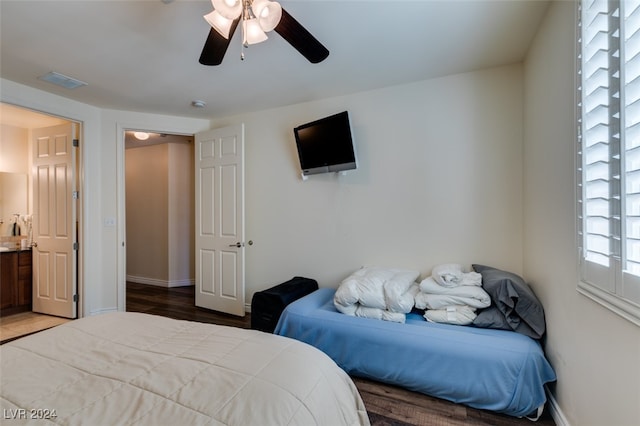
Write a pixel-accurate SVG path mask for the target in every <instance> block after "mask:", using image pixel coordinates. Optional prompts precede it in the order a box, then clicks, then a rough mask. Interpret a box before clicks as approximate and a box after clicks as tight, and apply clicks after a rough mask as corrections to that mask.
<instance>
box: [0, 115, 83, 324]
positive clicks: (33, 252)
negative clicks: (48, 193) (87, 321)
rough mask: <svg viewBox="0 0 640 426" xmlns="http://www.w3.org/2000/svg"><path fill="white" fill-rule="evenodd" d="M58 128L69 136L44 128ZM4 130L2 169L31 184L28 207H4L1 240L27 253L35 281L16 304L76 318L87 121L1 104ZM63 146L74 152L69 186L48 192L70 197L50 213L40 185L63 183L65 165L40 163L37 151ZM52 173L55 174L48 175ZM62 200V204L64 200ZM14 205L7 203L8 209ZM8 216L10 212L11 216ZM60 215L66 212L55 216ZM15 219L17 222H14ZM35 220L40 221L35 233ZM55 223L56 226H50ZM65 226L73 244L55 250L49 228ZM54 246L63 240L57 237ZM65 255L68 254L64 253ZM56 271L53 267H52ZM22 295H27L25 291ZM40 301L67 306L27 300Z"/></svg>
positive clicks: (0, 123)
mask: <svg viewBox="0 0 640 426" xmlns="http://www.w3.org/2000/svg"><path fill="white" fill-rule="evenodd" d="M59 126H64V127H66V128H69V129H72V130H70V131H69V133H68V134H67V135H66V136H64V137H62V136H60V135H61V133H60V135H59V134H58V133H54V134H53V136H52V135H49V136H47V134H46V133H44V132H43V131H42V130H41V129H43V128H50V129H51V128H54V127H55V128H59ZM0 129H1V137H0V172H3V173H6V174H9V175H19V176H24V177H25V180H26V182H27V184H26V190H22V191H21V192H22V194H20V195H21V196H22V197H23V198H24V200H23V202H21V204H20V205H23V206H26V207H22V209H24V211H15V212H9V211H5V210H6V209H4V208H0V219H2V220H0V221H1V222H3V223H2V224H1V225H0V243H1V244H2V245H3V246H5V247H8V246H12V245H13V247H15V248H16V250H17V251H19V252H20V253H19V254H22V256H20V257H21V258H25V259H26V257H27V256H25V255H28V257H29V258H30V259H29V260H30V262H29V264H30V265H32V268H33V269H31V270H30V272H31V274H30V277H28V278H29V280H30V282H31V286H30V290H31V291H30V294H31V295H32V297H22V298H17V297H16V303H18V304H20V306H15V308H17V309H18V311H28V310H37V311H39V312H41V313H44V314H49V315H56V316H59V317H65V318H70V319H73V318H77V317H78V314H79V312H78V306H79V303H78V302H79V300H80V298H81V292H82V285H81V282H80V280H79V277H80V276H81V274H80V273H79V272H80V270H81V268H82V262H81V260H82V246H83V244H81V239H82V236H81V229H82V226H81V224H82V203H81V202H79V199H80V197H81V194H82V190H81V183H82V181H83V179H82V173H83V168H82V155H80V152H81V135H82V123H79V122H75V121H71V120H68V119H65V118H61V117H56V116H52V115H48V114H44V113H40V112H36V111H33V110H30V109H26V108H22V107H17V106H14V105H11V104H7V103H0ZM47 138H49V139H50V140H49V139H47ZM63 148H64V149H66V150H67V151H68V152H69V153H70V157H69V159H68V164H67V166H66V168H65V170H64V174H65V175H66V180H67V182H68V183H69V185H66V186H65V187H64V188H62V187H61V186H60V185H58V186H55V185H53V186H48V189H47V190H53V191H55V193H56V194H57V195H56V197H57V198H58V202H59V201H60V200H61V199H62V198H65V199H66V200H67V201H68V204H65V208H61V209H58V211H56V212H50V210H51V208H50V207H49V206H47V205H45V204H43V201H44V200H45V199H46V198H49V197H45V196H41V195H42V194H41V193H40V190H39V188H40V187H41V186H42V182H45V181H47V182H49V181H53V182H59V181H60V180H59V179H58V178H57V177H56V176H57V175H56V173H62V169H61V168H60V166H56V167H50V166H44V165H43V164H42V163H39V160H38V155H36V153H37V152H40V154H42V153H43V152H44V151H45V150H47V149H49V150H50V151H51V152H53V151H54V150H55V151H58V152H61V150H62V149H63ZM39 157H44V155H39ZM49 172H50V173H51V175H48V173H49ZM67 189H69V190H67ZM43 190H44V189H43ZM58 191H59V193H58ZM14 195H15V194H14ZM12 198H13V197H12ZM0 204H2V207H5V204H7V203H6V202H5V200H4V199H3V200H2V202H0ZM58 204H59V205H60V203H58ZM38 205H40V206H41V207H40V208H41V209H44V210H47V213H51V215H49V214H48V216H51V217H50V218H49V220H47V221H44V219H43V217H44V216H47V215H43V214H37V212H36V210H35V209H37V208H38V207H37V206H38ZM11 208H12V207H10V206H8V209H9V210H10V209H11ZM44 210H42V211H44ZM9 214H10V216H7V215H9ZM56 214H61V215H62V216H59V217H57V218H56ZM4 216H7V217H6V218H5V217H4ZM13 218H15V221H16V222H17V223H13ZM34 220H35V221H36V225H37V226H36V227H35V228H36V229H35V231H34V227H33V222H34ZM52 223H53V224H55V225H51V224H52ZM61 224H63V225H64V228H65V232H66V234H67V236H68V238H67V242H66V243H65V244H66V245H68V246H69V247H68V248H65V249H64V250H62V249H60V248H59V247H58V246H56V247H55V248H52V246H51V245H50V244H49V243H50V242H51V241H50V240H53V239H54V238H49V237H48V235H47V232H51V231H52V229H49V228H51V227H58V226H62V225H61ZM59 232H60V229H59V228H57V229H56V230H55V232H51V234H55V233H59ZM55 244H58V242H57V241H56V242H55ZM62 253H64V256H63V255H61V254H62ZM47 258H55V259H56V262H57V264H56V268H51V267H49V266H47V265H46V264H45V260H46V259H47ZM63 263H64V267H63ZM25 265H26V263H24V262H23V261H21V262H20V268H21V269H20V273H21V274H23V275H20V284H21V285H24V283H25V282H26V279H27V278H26V276H25V275H24V271H25ZM39 268H40V269H42V270H39ZM51 269H54V271H50V270H51ZM46 272H49V273H46ZM3 285H4V284H3ZM18 290H19V289H18ZM23 291H26V289H23ZM21 294H23V295H24V293H21ZM36 299H37V300H38V301H40V302H41V301H43V300H47V299H49V300H55V301H58V300H67V302H68V303H66V305H65V308H64V309H62V310H61V309H59V308H58V307H53V306H51V305H48V304H47V303H45V304H44V305H43V304H42V303H28V304H27V303H26V301H27V300H28V301H29V302H35V300H36ZM8 311H9V310H8Z"/></svg>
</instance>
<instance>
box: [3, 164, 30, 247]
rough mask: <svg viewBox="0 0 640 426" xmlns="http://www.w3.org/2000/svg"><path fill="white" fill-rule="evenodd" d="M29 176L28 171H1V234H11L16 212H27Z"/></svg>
mask: <svg viewBox="0 0 640 426" xmlns="http://www.w3.org/2000/svg"><path fill="white" fill-rule="evenodd" d="M27 185H28V178H27V174H26V173H7V172H0V222H2V224H1V225H0V235H1V236H8V235H11V227H12V224H11V222H12V219H13V215H14V214H15V213H19V214H27V213H28V212H29V211H28V204H27V198H28V188H27Z"/></svg>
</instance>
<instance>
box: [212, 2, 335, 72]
mask: <svg viewBox="0 0 640 426" xmlns="http://www.w3.org/2000/svg"><path fill="white" fill-rule="evenodd" d="M211 3H212V4H213V8H214V10H213V12H211V13H209V14H207V15H205V16H204V19H205V20H206V21H207V22H208V23H209V25H211V27H212V28H211V29H210V30H209V36H208V37H207V40H206V41H205V44H204V48H203V49H202V53H201V54H200V63H201V64H202V65H220V64H221V63H222V60H223V59H224V55H225V53H226V51H227V48H228V47H229V43H230V41H231V38H232V37H233V33H234V32H235V30H236V27H237V26H238V25H241V28H242V44H243V47H247V46H249V45H251V44H256V43H260V42H262V41H264V40H266V39H267V35H266V33H267V32H269V31H271V30H275V32H277V33H278V34H280V36H282V38H284V39H285V40H286V41H287V42H288V43H289V44H290V45H291V46H293V47H294V48H295V49H296V50H297V51H298V52H300V53H301V54H302V56H304V57H305V58H307V59H308V60H309V62H311V63H313V64H317V63H318V62H322V61H323V60H325V59H326V58H327V56H329V50H327V48H326V47H324V46H323V45H322V43H320V42H319V41H318V40H317V39H316V38H315V37H314V36H313V35H311V33H310V32H309V31H307V30H306V29H305V28H304V27H303V26H302V25H301V24H300V23H299V22H298V21H296V20H295V18H294V17H293V16H291V15H290V14H289V13H287V11H286V10H284V9H283V8H282V6H280V3H278V2H276V1H271V0H211ZM240 57H241V59H244V51H243V52H242V54H241V56H240Z"/></svg>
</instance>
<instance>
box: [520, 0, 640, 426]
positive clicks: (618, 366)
mask: <svg viewBox="0 0 640 426" xmlns="http://www.w3.org/2000/svg"><path fill="white" fill-rule="evenodd" d="M574 11H575V4H574V3H573V2H564V1H560V2H553V3H552V6H551V7H550V9H549V11H548V15H547V16H546V19H545V20H544V22H543V24H542V26H541V28H540V30H539V32H538V34H537V36H536V39H535V41H534V43H533V45H532V48H531V50H530V52H529V54H528V57H527V60H526V63H525V68H524V76H525V78H524V82H525V143H524V160H525V162H524V183H525V192H524V194H525V197H524V225H525V228H524V230H525V231H524V273H525V276H526V277H527V278H528V279H529V280H530V282H531V284H532V285H533V286H534V288H535V290H536V293H537V295H538V296H539V297H540V299H541V301H542V303H543V305H544V307H545V312H546V317H547V344H546V351H547V356H548V357H549V360H550V361H551V363H552V364H553V366H554V368H555V370H556V373H557V375H558V381H557V385H556V386H555V389H554V395H555V399H556V400H557V403H558V404H559V406H560V407H561V412H562V414H563V415H564V417H565V419H564V420H565V421H566V422H567V423H569V424H571V425H576V426H577V425H580V426H589V425H593V426H599V425H614V426H627V425H629V426H630V425H637V424H638V423H639V422H640V330H639V329H638V327H637V326H635V325H633V324H632V323H631V322H629V321H627V320H624V319H622V318H621V317H619V316H617V315H615V314H613V313H611V312H610V311H608V310H607V309H605V308H603V307H601V306H600V305H598V304H596V303H595V302H593V301H591V300H590V299H588V298H586V297H584V296H582V295H580V294H579V293H578V292H577V290H576V286H577V283H578V273H577V245H576V235H575V229H576V219H575V216H576V206H575V192H576V191H575V173H574V170H575V140H576V139H575V131H574V129H575V118H574V114H575V107H574V87H575V80H574V72H575V70H574V58H575V56H574V52H575V41H574V37H575V32H574V28H575V23H574V17H575V13H574Z"/></svg>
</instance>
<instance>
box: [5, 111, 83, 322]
mask: <svg viewBox="0 0 640 426" xmlns="http://www.w3.org/2000/svg"><path fill="white" fill-rule="evenodd" d="M0 102H1V103H4V104H7V105H11V106H14V107H16V108H20V109H24V110H26V111H30V112H33V113H36V114H41V115H48V116H50V117H55V118H59V119H60V120H65V121H68V122H72V123H75V124H76V126H77V131H76V134H77V136H78V139H79V145H78V148H77V149H78V151H77V154H76V161H75V164H74V165H73V167H74V169H75V174H76V188H77V191H78V192H79V195H80V197H79V200H80V202H78V203H77V204H76V221H77V230H76V239H77V242H78V250H77V251H76V257H77V258H76V268H75V270H74V271H73V273H74V274H75V275H76V294H77V295H78V300H77V302H76V317H77V318H82V317H84V316H85V314H86V312H85V306H86V305H85V304H86V300H85V287H84V283H85V280H84V276H85V271H84V269H85V268H84V258H85V257H84V250H85V249H84V247H85V241H84V235H85V232H84V231H85V226H86V223H85V220H84V212H85V202H86V200H87V197H86V196H84V194H85V191H86V185H85V170H84V161H85V158H84V155H85V151H84V149H83V147H84V143H85V141H86V137H85V136H86V135H85V126H84V121H83V120H81V119H78V118H74V117H65V116H64V115H61V114H56V113H54V112H48V111H46V110H45V109H46V108H43V109H36V108H32V107H30V106H28V105H23V104H21V103H18V102H12V101H10V100H7V99H0ZM28 144H29V149H28V152H29V155H31V153H32V152H33V141H32V140H31V130H29V141H28ZM27 175H28V182H29V189H28V192H29V196H30V198H31V200H32V201H31V203H29V208H32V207H33V197H34V196H35V194H34V193H33V174H32V173H28V174H27Z"/></svg>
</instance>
